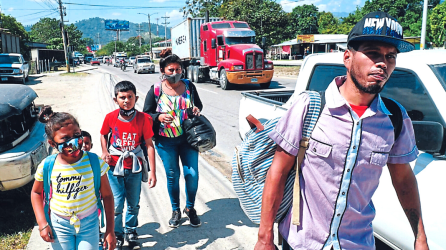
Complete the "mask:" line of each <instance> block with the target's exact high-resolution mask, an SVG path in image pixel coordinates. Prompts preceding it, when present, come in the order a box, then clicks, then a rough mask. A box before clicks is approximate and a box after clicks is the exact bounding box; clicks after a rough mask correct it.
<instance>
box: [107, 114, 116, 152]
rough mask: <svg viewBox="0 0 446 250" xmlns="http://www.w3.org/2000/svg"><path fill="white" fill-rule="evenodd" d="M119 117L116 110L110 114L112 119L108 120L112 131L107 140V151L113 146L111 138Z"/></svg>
mask: <svg viewBox="0 0 446 250" xmlns="http://www.w3.org/2000/svg"><path fill="white" fill-rule="evenodd" d="M118 116H119V110H115V111H113V112H111V113H110V117H109V119H108V126H109V127H110V131H109V132H108V138H107V151H108V149H109V148H110V144H111V137H112V135H113V127H114V126H115V124H116V121H117V120H118Z"/></svg>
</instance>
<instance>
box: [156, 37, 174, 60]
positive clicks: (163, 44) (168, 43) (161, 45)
mask: <svg viewBox="0 0 446 250" xmlns="http://www.w3.org/2000/svg"><path fill="white" fill-rule="evenodd" d="M168 48H170V49H171V48H172V40H171V39H168V40H164V41H159V42H156V43H154V44H153V48H152V51H153V59H156V58H159V57H160V53H161V51H163V49H168Z"/></svg>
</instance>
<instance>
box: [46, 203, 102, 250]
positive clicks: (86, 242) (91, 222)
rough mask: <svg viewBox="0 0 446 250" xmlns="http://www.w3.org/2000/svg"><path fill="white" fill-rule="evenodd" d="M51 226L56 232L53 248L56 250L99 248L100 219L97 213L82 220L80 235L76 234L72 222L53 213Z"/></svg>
mask: <svg viewBox="0 0 446 250" xmlns="http://www.w3.org/2000/svg"><path fill="white" fill-rule="evenodd" d="M51 224H52V226H53V230H54V231H53V232H55V234H56V235H55V239H54V242H53V243H51V247H52V248H53V249H54V250H78V249H79V250H81V249H82V250H84V249H85V250H95V249H98V246H99V230H98V229H99V218H98V213H97V212H96V211H95V212H94V213H92V214H90V215H89V216H87V217H85V218H83V219H81V227H80V230H79V233H76V230H75V229H74V225H70V220H67V219H65V218H62V217H60V216H57V215H56V214H55V213H53V212H51Z"/></svg>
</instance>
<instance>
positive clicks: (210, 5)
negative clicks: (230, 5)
mask: <svg viewBox="0 0 446 250" xmlns="http://www.w3.org/2000/svg"><path fill="white" fill-rule="evenodd" d="M226 2H228V1H227V0H186V5H185V6H184V7H183V8H181V9H180V11H181V12H183V16H184V17H186V16H188V15H191V16H192V17H203V16H204V15H205V12H206V10H208V11H209V16H210V17H219V16H221V12H222V8H221V7H222V5H223V4H224V3H226Z"/></svg>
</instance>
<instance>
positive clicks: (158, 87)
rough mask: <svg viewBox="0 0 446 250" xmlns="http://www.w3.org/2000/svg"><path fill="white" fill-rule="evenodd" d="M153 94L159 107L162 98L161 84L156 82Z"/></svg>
mask: <svg viewBox="0 0 446 250" xmlns="http://www.w3.org/2000/svg"><path fill="white" fill-rule="evenodd" d="M153 94H154V95H155V102H156V104H157V105H158V101H159V100H160V96H161V82H156V83H155V84H154V85H153Z"/></svg>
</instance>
